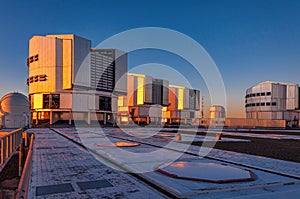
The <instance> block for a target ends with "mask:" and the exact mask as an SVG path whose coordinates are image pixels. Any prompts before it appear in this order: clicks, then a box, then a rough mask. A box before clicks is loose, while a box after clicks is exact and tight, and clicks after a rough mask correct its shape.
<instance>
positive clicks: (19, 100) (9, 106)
mask: <svg viewBox="0 0 300 199" xmlns="http://www.w3.org/2000/svg"><path fill="white" fill-rule="evenodd" d="M0 110H1V112H3V113H9V114H23V113H29V112H30V110H29V101H28V98H27V97H26V96H25V95H23V94H21V93H9V94H7V95H5V96H4V97H2V99H1V101H0Z"/></svg>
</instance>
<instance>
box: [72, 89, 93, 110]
mask: <svg viewBox="0 0 300 199" xmlns="http://www.w3.org/2000/svg"><path fill="white" fill-rule="evenodd" d="M88 104H89V94H84V93H73V96H72V110H73V111H79V112H87V111H88V109H89V105H88Z"/></svg>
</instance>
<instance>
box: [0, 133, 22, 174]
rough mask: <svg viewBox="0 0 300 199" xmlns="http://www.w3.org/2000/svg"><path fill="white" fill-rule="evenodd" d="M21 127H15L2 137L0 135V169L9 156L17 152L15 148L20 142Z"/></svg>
mask: <svg viewBox="0 0 300 199" xmlns="http://www.w3.org/2000/svg"><path fill="white" fill-rule="evenodd" d="M22 132H23V129H22V128H19V129H16V130H14V131H12V132H10V133H8V134H7V135H4V136H3V137H0V171H1V170H2V169H3V167H4V166H5V164H6V163H7V162H8V160H9V159H10V158H11V156H12V155H13V154H15V153H17V149H18V147H19V145H20V142H21V136H22Z"/></svg>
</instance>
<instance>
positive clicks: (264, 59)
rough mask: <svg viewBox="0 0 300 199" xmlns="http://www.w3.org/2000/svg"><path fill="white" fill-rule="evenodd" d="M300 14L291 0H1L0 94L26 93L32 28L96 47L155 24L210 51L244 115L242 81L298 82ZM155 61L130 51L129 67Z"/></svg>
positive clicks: (233, 104) (233, 112) (236, 110)
mask: <svg viewBox="0 0 300 199" xmlns="http://www.w3.org/2000/svg"><path fill="white" fill-rule="evenodd" d="M299 13H300V1H296V0H295V1H276V0H272V1H271V0H270V1H262V0H261V1H254V0H252V1H247V0H243V1H242V0H241V1H221V0H220V1H188V0H185V1H181V2H180V1H155V0H152V1H145V2H144V1H140V0H139V1H119V2H117V1H76V0H74V1H62V0H51V1H21V0H20V1H3V2H1V7H0V25H1V29H0V30H1V31H0V44H1V45H0V68H1V71H2V72H1V73H0V84H1V87H0V88H1V90H0V97H1V96H3V95H4V94H6V93H7V92H10V91H20V92H23V93H27V86H26V84H25V82H26V78H27V66H26V64H25V60H26V58H27V53H28V52H27V50H28V49H27V48H28V40H29V39H30V37H31V36H32V35H37V34H39V35H45V34H50V33H74V34H77V35H80V36H82V37H86V38H88V39H90V40H92V45H93V46H96V45H97V44H98V43H99V42H101V41H102V40H104V39H106V38H107V37H109V36H112V35H114V34H116V33H119V32H121V31H125V30H127V29H131V28H138V27H146V26H155V27H156V26H157V27H164V28H170V29H174V30H177V31H179V32H182V33H184V34H186V35H188V36H190V37H192V38H193V39H195V40H196V41H198V42H199V43H200V44H201V45H202V46H203V47H204V48H205V49H206V50H207V51H208V53H209V54H210V55H211V57H212V58H213V59H214V61H215V62H216V64H217V66H218V67H219V70H220V72H221V74H222V76H223V79H224V82H225V86H226V91H227V95H228V101H229V103H228V105H229V106H228V108H229V110H228V112H229V116H243V115H244V107H243V106H244V93H245V90H246V89H247V88H248V87H250V86H252V85H254V84H256V83H258V82H261V81H265V80H274V81H287V82H295V83H300V80H299V74H300V14H299ZM154 54H155V53H154ZM137 55H139V56H137ZM155 59H156V60H155ZM158 61H164V60H162V59H160V58H157V56H153V54H152V55H151V53H150V54H149V55H147V53H145V52H144V53H143V52H141V53H140V54H136V55H135V54H134V53H133V55H132V57H131V58H130V62H129V67H132V66H135V65H138V64H142V63H148V62H158ZM166 62H167V63H168V64H172V61H170V62H168V61H166ZM173 63H174V65H176V64H175V62H174V61H173ZM176 63H177V62H176ZM175 67H176V66H175ZM191 74H192V72H191Z"/></svg>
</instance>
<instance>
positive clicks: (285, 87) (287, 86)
mask: <svg viewBox="0 0 300 199" xmlns="http://www.w3.org/2000/svg"><path fill="white" fill-rule="evenodd" d="M245 98H246V99H245V108H246V117H247V118H248V119H261V120H286V121H287V125H289V124H290V123H292V122H296V123H297V122H298V120H299V117H300V110H299V108H300V100H299V85H298V84H293V83H282V82H272V81H266V82H262V83H259V84H257V85H255V86H253V87H251V88H249V89H248V90H247V91H246V97H245ZM295 125H297V124H295Z"/></svg>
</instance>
